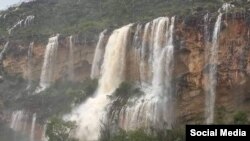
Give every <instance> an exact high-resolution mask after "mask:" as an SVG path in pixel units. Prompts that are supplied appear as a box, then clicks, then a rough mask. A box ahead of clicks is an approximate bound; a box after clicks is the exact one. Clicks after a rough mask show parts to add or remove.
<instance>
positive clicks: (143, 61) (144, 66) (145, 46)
mask: <svg viewBox="0 0 250 141" xmlns="http://www.w3.org/2000/svg"><path fill="white" fill-rule="evenodd" d="M149 36H150V23H147V24H146V25H145V28H144V34H143V38H142V48H141V54H140V57H141V58H140V79H141V81H143V82H146V81H148V80H149V74H148V73H147V71H146V70H149V66H148V61H149V56H148V52H149Z"/></svg>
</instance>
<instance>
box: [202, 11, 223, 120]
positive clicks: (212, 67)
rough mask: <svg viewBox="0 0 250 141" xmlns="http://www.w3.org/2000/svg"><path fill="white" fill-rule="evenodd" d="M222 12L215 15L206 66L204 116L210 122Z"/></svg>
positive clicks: (212, 115)
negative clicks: (215, 19)
mask: <svg viewBox="0 0 250 141" xmlns="http://www.w3.org/2000/svg"><path fill="white" fill-rule="evenodd" d="M221 19H222V13H220V14H219V15H218V17H217V21H216V23H215V26H214V31H213V37H212V47H211V48H210V49H209V55H210V56H209V68H208V84H207V85H206V87H205V89H206V109H205V112H206V113H205V114H206V115H205V117H206V123H207V124H212V123H213V122H214V107H215V99H216V85H217V63H218V48H219V40H218V39H219V34H220V28H221Z"/></svg>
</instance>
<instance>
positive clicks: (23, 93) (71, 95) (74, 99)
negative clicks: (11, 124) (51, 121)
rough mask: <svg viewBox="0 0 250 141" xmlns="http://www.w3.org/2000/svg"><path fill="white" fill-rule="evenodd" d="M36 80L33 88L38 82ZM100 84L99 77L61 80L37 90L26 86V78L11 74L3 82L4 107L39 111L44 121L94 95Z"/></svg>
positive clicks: (2, 106)
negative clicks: (75, 80)
mask: <svg viewBox="0 0 250 141" xmlns="http://www.w3.org/2000/svg"><path fill="white" fill-rule="evenodd" d="M12 79H13V80H12ZM34 84H35V85H34V86H33V88H32V92H33V91H34V90H35V89H36V86H37V84H38V83H37V82H34ZM97 85H98V83H97V80H85V81H84V82H81V83H72V82H70V83H69V82H58V83H55V84H54V85H53V86H51V87H50V88H48V89H47V90H45V91H43V92H41V93H39V94H34V93H30V92H29V91H28V90H26V88H27V82H25V81H24V80H19V79H14V78H8V79H6V80H5V81H4V83H2V84H1V85H0V91H1V94H0V98H1V101H2V102H1V101H0V104H1V103H3V104H1V108H4V109H5V110H7V109H9V110H11V111H13V110H21V109H27V110H29V111H31V112H34V113H37V118H38V120H39V121H41V122H43V121H45V120H46V119H47V118H49V117H52V116H60V115H64V114H65V113H67V112H70V111H71V110H72V108H73V107H75V106H76V105H78V104H81V103H82V102H83V101H84V100H86V98H88V97H90V96H92V95H93V94H94V92H95V90H96V88H97ZM62 104H63V106H62Z"/></svg>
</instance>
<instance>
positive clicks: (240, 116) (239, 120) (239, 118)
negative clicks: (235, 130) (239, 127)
mask: <svg viewBox="0 0 250 141" xmlns="http://www.w3.org/2000/svg"><path fill="white" fill-rule="evenodd" d="M233 123H234V124H248V123H249V121H248V116H247V113H245V112H242V111H239V112H237V113H236V114H235V115H234V117H233Z"/></svg>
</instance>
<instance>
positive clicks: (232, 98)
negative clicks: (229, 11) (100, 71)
mask: <svg viewBox="0 0 250 141" xmlns="http://www.w3.org/2000/svg"><path fill="white" fill-rule="evenodd" d="M214 23H215V20H214V19H213V18H212V19H211V20H210V22H209V23H208V26H209V29H210V30H209V33H210V34H209V37H206V36H205V34H204V32H205V31H204V26H205V23H204V21H203V17H199V16H198V17H196V18H194V19H192V20H191V21H189V22H187V21H185V20H181V19H178V18H177V22H176V24H175V32H174V50H175V51H174V68H173V69H174V70H173V72H174V79H173V81H174V87H175V93H176V97H177V99H175V100H176V102H177V104H176V108H177V110H176V112H177V116H178V119H179V120H180V121H181V122H185V123H186V122H189V123H203V122H204V107H205V90H204V86H205V85H207V84H206V83H207V77H208V74H207V69H208V68H209V65H210V64H209V63H208V62H206V61H205V58H206V57H207V55H206V51H205V50H206V48H209V47H211V42H208V43H207V44H206V40H210V41H211V38H212V37H211V36H212V29H213V27H214ZM194 25H195V26H194ZM134 29H135V28H134ZM134 32H136V31H134ZM138 34H142V33H138ZM249 38H250V32H249V26H248V22H247V20H246V18H245V17H244V16H241V15H236V16H234V17H233V16H231V15H224V16H223V20H222V29H221V32H220V38H219V61H218V62H217V65H218V74H217V76H218V78H217V81H218V85H217V88H216V91H217V92H216V110H215V111H216V112H217V114H218V112H221V110H220V109H224V111H226V112H227V114H229V115H230V114H233V112H234V111H236V110H238V109H242V110H246V111H247V112H250V111H249V110H250V109H249V108H247V107H249V104H250V103H249V98H250V95H249V92H250V88H249V87H248V85H249V84H250V81H249V76H250V46H249V45H250V44H249V43H250V42H249V41H250V40H249ZM74 44H75V51H74V58H75V60H74V73H75V76H76V77H75V81H81V80H83V79H85V78H87V77H89V76H90V71H91V64H92V60H93V56H94V50H95V43H90V44H85V45H82V44H79V43H78V42H77V41H76V42H75V43H74ZM45 47H46V45H45V44H36V43H35V44H34V50H33V56H34V57H33V59H32V73H31V74H28V71H27V66H28V64H27V62H28V61H27V51H28V49H27V47H26V46H21V45H18V44H13V45H11V47H10V50H9V51H8V54H7V56H6V58H5V60H4V70H5V71H6V72H7V73H8V74H9V75H21V76H22V77H23V78H25V79H26V78H28V75H32V79H33V80H35V81H38V80H39V78H40V74H41V68H42V64H43V58H44V52H45ZM126 56H127V62H126V64H127V66H126V80H128V81H148V80H140V74H139V68H138V66H139V64H138V59H137V56H136V54H134V51H133V49H129V50H128V52H127V55H126ZM68 60H69V40H68V39H67V38H65V39H60V40H59V47H58V58H57V64H58V67H57V71H56V72H57V73H56V79H57V80H66V79H67V77H68V66H69V64H68V62H69V61H68ZM145 68H148V66H146V67H145ZM151 71H152V70H151V69H150V68H148V69H146V72H144V73H145V74H149V77H151V76H150V73H151ZM226 116H227V115H225V117H223V118H225V120H226V121H230V120H231V119H230V118H227V117H226ZM215 118H216V117H215Z"/></svg>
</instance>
